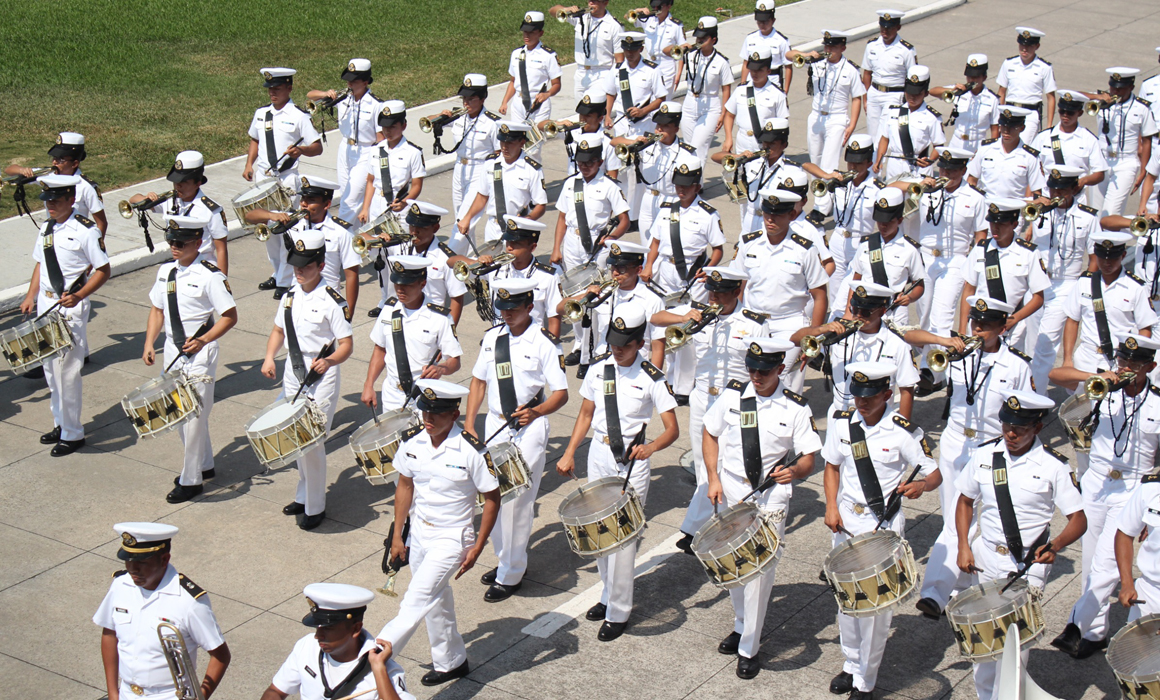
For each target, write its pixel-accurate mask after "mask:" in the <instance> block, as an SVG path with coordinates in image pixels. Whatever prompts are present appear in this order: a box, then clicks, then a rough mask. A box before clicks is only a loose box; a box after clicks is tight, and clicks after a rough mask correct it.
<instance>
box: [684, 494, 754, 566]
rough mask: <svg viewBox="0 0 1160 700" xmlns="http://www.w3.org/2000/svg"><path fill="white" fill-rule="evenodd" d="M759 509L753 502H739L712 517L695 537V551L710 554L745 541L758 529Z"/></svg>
mask: <svg viewBox="0 0 1160 700" xmlns="http://www.w3.org/2000/svg"><path fill="white" fill-rule="evenodd" d="M757 519H758V510H757V506H755V505H753V504H751V503H738V504H737V505H735V506H730V507H729V508H726V509H725V510H724V511H723V512H721V513H720V514H719V515H718V516H717V517H715V518H711V519H710V520H709V521H708V522H707V523H705V525H704V527H702V528H701V529H700V531H698V532H697V535H696V537H694V538H693V544H692V546H693V551H695V552H698V553H704V554H710V553H712V552H716V551H718V550H720V549H722V548H730V546H731V545H736V544H739V543H742V542H745V541H746V540H748V539H749V536H750V535H751V534H753V532H754V530H756V529H757Z"/></svg>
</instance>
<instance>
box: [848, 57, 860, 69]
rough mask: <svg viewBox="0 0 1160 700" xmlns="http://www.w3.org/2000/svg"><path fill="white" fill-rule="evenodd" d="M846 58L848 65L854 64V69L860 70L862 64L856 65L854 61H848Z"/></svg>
mask: <svg viewBox="0 0 1160 700" xmlns="http://www.w3.org/2000/svg"><path fill="white" fill-rule="evenodd" d="M846 60H847V61H849V63H850V65H852V66H854V68H855V69H857V70H862V66H860V65H858V64H857V63H856V62H855V61H850V59H848V58H847V59H846Z"/></svg>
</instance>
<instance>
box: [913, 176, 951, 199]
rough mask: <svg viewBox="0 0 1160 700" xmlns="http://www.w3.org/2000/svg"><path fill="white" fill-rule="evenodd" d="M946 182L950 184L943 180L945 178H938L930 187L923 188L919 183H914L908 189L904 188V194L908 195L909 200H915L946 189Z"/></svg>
mask: <svg viewBox="0 0 1160 700" xmlns="http://www.w3.org/2000/svg"><path fill="white" fill-rule="evenodd" d="M948 182H950V179H949V178H945V177H940V178H938V179H937V180H935V181H934V184H933V185H931V186H930V187H926V186H924V185H923V184H922V183H921V182H916V183H914V184H912V185H911V186H910V187H907V188H906V193H907V194H908V195H910V198H911V199H915V200H917V199H918V198H919V197H921V196H923V195H924V194H929V193H931V192H938V191H939V190H941V189H942V188H944V187H946V186H947V183H948Z"/></svg>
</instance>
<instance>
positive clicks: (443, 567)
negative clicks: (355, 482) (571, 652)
mask: <svg viewBox="0 0 1160 700" xmlns="http://www.w3.org/2000/svg"><path fill="white" fill-rule="evenodd" d="M531 332H533V333H534V332H536V331H535V330H534V329H533V330H532V331H531ZM476 444H480V441H478V440H471V441H469V436H468V435H466V434H465V433H464V432H463V429H462V428H460V427H459V426H458V425H454V426H452V428H451V432H450V433H448V434H447V437H446V438H445V439H444V440H443V442H442V443H441V444H440V445H439V446H438V447H434V446H433V445H432V444H431V436H430V435H428V434H427V431H425V430H420V431H419V432H418V433H417V434H416V435H415V436H414V437H411V438H409V439H408V440H406V441H405V442H403V443H402V444H401V445H399V451H398V452H397V453H396V454H395V469H396V470H397V471H398V472H399V474H400V475H402V476H405V477H407V478H409V479H412V480H413V481H414V485H415V490H414V496H413V500H412V502H411V533H410V536H409V537H408V538H407V542H406V545H407V546H408V547H409V548H410V551H409V552H408V557H409V563H410V566H411V583H410V584H408V585H407V592H406V593H404V594H403V600H402V601H401V602H400V603H399V614H398V615H396V616H395V618H394V619H393V620H391V621H390V622H388V623H387V624H386V625H385V626H384V627H383V629H382V631H381V632H379V634H378V635H377V638H378V639H382V640H384V641H387V642H390V643H391V648H392V653H393V654H396V655H398V654H400V653H402V651H403V648H404V647H406V646H407V642H409V641H411V636H412V635H413V634H415V631H416V630H418V629H419V625H420V624H422V623H423V622H426V623H427V637H428V638H429V639H430V642H431V663H432V666H434V669H435V670H436V671H440V672H447V671H451V670H453V669H456V668H459V667H460V666H462V665H463V663H464V662H465V661H467V647H466V646H464V644H463V636H462V635H461V634H459V627H458V625H457V624H456V621H455V595H454V593H452V590H451V581H452V578H453V577H454V576H455V574H456V572H457V571H459V567H460V565H461V564H462V563H463V557H464V556H465V555H466V553H467V550H469V549H470V548H471V547H473V546H474V545H475V528H474V526H473V525H472V520H473V518H474V515H475V504H476V501H477V497H478V494H481V493H491V492H492V491H497V490H499V481H497V480H496V477H495V474H493V473H492V471H491V469H490V468H489V467H488V463H487V461H485V458H484V456H483V454H481V453H480V452H479V451H478V450H477V449H476V448H475V446H474V445H476ZM525 454H527V453H526V452H525ZM541 464H542V461H541ZM529 519H530V517H529ZM496 525H497V529H496V531H495V532H493V534H494V535H496V536H498V534H499V532H498V525H499V523H498V522H497V523H496Z"/></svg>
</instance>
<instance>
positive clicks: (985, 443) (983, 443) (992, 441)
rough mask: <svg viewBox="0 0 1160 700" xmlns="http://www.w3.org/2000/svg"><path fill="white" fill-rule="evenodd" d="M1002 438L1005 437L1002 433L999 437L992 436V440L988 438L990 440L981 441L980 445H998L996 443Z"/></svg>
mask: <svg viewBox="0 0 1160 700" xmlns="http://www.w3.org/2000/svg"><path fill="white" fill-rule="evenodd" d="M1002 439H1003V436H1002V435H1000V436H999V437H997V438H992V439H991V440H988V441H986V442H982V443H979V447H982V446H983V445H996V444H998V443H999V441H1000V440H1002Z"/></svg>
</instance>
